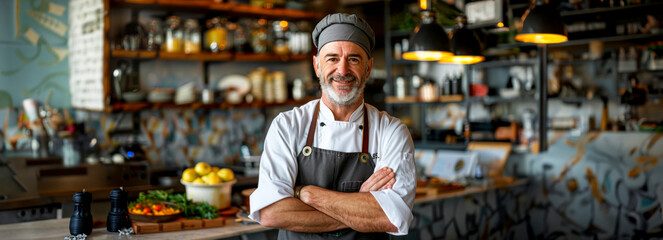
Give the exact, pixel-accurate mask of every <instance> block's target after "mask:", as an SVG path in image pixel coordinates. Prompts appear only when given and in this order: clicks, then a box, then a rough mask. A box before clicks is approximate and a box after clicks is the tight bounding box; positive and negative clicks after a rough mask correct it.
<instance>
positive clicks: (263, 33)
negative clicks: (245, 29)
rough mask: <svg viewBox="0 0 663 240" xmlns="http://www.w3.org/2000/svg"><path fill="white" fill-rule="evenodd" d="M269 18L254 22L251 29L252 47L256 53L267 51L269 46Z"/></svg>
mask: <svg viewBox="0 0 663 240" xmlns="http://www.w3.org/2000/svg"><path fill="white" fill-rule="evenodd" d="M266 25H267V20H265V19H259V20H257V21H255V22H254V23H253V28H252V29H251V48H252V49H253V52H254V53H265V52H267V48H268V36H267V34H268V29H267V27H266Z"/></svg>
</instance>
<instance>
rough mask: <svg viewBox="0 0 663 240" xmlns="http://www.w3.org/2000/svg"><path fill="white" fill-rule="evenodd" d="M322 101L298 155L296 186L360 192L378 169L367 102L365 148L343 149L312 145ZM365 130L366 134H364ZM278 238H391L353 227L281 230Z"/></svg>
mask: <svg viewBox="0 0 663 240" xmlns="http://www.w3.org/2000/svg"><path fill="white" fill-rule="evenodd" d="M320 104H322V102H319V103H318V104H317V105H316V107H315V110H314V111H315V112H314V113H313V119H312V120H311V125H310V127H309V132H308V138H307V139H306V146H304V148H303V149H302V151H301V152H300V153H299V154H298V155H297V163H298V172H297V179H296V181H295V186H304V185H315V186H318V187H322V188H326V189H330V190H334V191H338V192H359V189H360V188H361V184H362V183H364V182H365V181H366V179H368V178H369V177H370V176H371V175H372V174H373V169H375V163H374V162H373V159H372V158H371V156H370V154H369V153H368V132H369V131H368V115H367V113H366V105H364V125H363V126H362V127H360V129H362V147H361V148H362V152H353V153H344V152H338V151H332V150H327V149H320V148H316V147H313V146H312V145H313V138H314V137H315V129H316V124H317V121H318V112H319V111H320ZM363 133H366V134H363ZM278 238H279V239H389V235H388V234H386V233H382V232H380V233H360V232H357V231H355V230H352V229H350V228H346V229H341V230H337V231H332V232H324V233H301V232H293V231H288V230H283V229H280V230H279V235H278Z"/></svg>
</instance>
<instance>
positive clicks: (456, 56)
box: [439, 15, 486, 64]
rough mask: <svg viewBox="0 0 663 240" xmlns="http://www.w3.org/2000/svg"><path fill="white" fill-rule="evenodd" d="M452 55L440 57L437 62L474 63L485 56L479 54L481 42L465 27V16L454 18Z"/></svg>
mask: <svg viewBox="0 0 663 240" xmlns="http://www.w3.org/2000/svg"><path fill="white" fill-rule="evenodd" d="M451 51H452V53H453V55H452V56H447V57H442V59H440V61H439V63H456V64H474V63H478V62H482V61H483V60H485V59H486V58H485V57H484V56H482V55H483V54H481V44H480V43H479V38H478V37H477V35H476V34H475V33H474V31H472V30H470V29H468V28H467V17H465V16H463V15H461V16H458V17H457V18H456V30H455V31H454V32H453V33H452V37H451Z"/></svg>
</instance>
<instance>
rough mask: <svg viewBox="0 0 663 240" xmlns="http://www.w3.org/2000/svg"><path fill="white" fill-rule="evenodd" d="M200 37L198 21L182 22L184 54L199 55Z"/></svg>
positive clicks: (188, 20)
mask: <svg viewBox="0 0 663 240" xmlns="http://www.w3.org/2000/svg"><path fill="white" fill-rule="evenodd" d="M201 40H202V36H201V33H200V27H199V26H198V20H196V19H187V20H185V21H184V53H186V54H195V53H200V44H201Z"/></svg>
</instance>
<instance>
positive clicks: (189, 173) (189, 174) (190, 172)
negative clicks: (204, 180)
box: [182, 168, 198, 182]
mask: <svg viewBox="0 0 663 240" xmlns="http://www.w3.org/2000/svg"><path fill="white" fill-rule="evenodd" d="M196 178H198V173H196V170H194V169H193V168H187V169H185V170H184V172H182V181H185V182H193V180H196Z"/></svg>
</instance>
